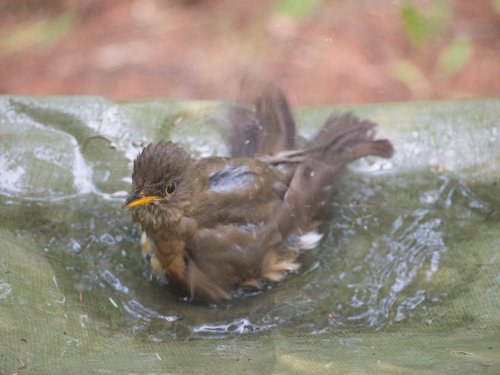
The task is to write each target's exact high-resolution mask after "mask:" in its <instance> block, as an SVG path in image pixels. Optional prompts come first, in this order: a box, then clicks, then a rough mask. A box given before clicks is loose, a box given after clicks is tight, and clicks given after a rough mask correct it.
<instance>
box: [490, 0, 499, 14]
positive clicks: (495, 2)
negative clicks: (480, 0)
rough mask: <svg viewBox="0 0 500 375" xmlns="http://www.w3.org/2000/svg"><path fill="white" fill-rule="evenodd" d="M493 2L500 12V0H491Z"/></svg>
mask: <svg viewBox="0 0 500 375" xmlns="http://www.w3.org/2000/svg"><path fill="white" fill-rule="evenodd" d="M491 4H492V5H493V7H494V8H495V10H496V11H497V12H499V13H500V0H491Z"/></svg>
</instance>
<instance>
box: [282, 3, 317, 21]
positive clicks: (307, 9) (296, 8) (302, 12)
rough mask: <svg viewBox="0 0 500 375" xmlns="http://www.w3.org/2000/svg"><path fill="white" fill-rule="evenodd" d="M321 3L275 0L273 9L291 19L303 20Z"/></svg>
mask: <svg viewBox="0 0 500 375" xmlns="http://www.w3.org/2000/svg"><path fill="white" fill-rule="evenodd" d="M322 3H323V0H277V1H276V3H275V5H274V8H275V10H276V11H277V12H279V13H282V14H286V15H287V16H290V17H293V18H304V17H307V16H308V15H309V14H311V13H312V12H313V11H314V10H315V9H316V8H318V7H319V6H320V5H321V4H322Z"/></svg>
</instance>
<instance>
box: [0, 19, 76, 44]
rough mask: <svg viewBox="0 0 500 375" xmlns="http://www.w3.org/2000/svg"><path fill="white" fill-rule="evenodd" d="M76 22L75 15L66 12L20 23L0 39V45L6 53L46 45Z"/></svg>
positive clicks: (59, 36) (53, 41)
mask: <svg viewBox="0 0 500 375" xmlns="http://www.w3.org/2000/svg"><path fill="white" fill-rule="evenodd" d="M76 22H77V17H76V16H75V15H74V14H73V13H70V12H68V13H65V14H62V15H61V16H59V17H58V18H56V19H53V20H49V19H41V20H38V21H35V22H33V23H31V24H29V25H21V26H19V27H17V28H15V29H14V30H13V31H12V32H11V33H10V34H8V35H7V36H5V37H4V38H3V39H2V40H1V41H0V47H1V49H2V51H3V52H7V53H10V52H14V51H16V50H19V49H23V48H27V47H31V46H42V47H48V46H50V45H52V44H53V43H55V42H56V41H57V40H58V39H59V38H61V37H63V36H64V35H66V34H67V33H68V32H69V31H70V30H71V29H72V28H73V27H74V25H75V24H76Z"/></svg>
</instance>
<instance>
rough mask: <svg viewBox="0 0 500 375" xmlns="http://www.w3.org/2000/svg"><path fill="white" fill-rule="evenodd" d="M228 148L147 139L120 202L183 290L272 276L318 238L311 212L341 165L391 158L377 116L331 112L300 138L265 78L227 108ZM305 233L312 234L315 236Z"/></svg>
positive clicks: (201, 295) (157, 271)
mask: <svg viewBox="0 0 500 375" xmlns="http://www.w3.org/2000/svg"><path fill="white" fill-rule="evenodd" d="M227 116H228V118H229V123H230V129H229V131H228V135H227V140H228V143H229V149H230V154H231V156H211V157H205V158H200V159H197V160H195V159H193V158H192V157H191V156H190V154H189V153H188V152H187V151H186V150H185V149H183V148H182V147H180V146H179V145H177V144H175V143H174V142H171V141H164V140H161V141H159V142H154V143H150V144H149V145H147V146H146V147H144V148H143V150H142V151H141V152H140V153H139V155H138V156H137V157H136V159H135V160H134V164H133V172H132V187H131V192H130V194H129V195H128V197H127V198H126V200H125V202H124V203H123V208H126V209H128V210H130V211H131V214H132V221H133V222H134V223H137V224H138V225H139V226H140V228H141V230H142V239H141V243H142V248H143V255H144V257H145V259H146V260H147V262H148V263H149V265H150V267H151V269H152V273H153V274H154V275H156V276H158V277H163V278H165V279H166V280H168V282H171V283H173V284H174V285H177V286H178V287H180V290H182V294H183V296H184V298H187V299H189V300H195V301H204V302H207V303H213V304H218V303H223V302H225V301H230V300H232V299H234V298H235V297H236V296H237V295H238V291H241V290H243V289H248V288H250V289H251V290H262V288H263V286H265V285H268V284H270V283H278V282H281V281H283V280H284V279H285V278H287V277H288V276H289V275H290V274H293V273H296V272H297V271H298V269H299V268H300V261H299V256H300V254H301V253H302V252H303V251H304V250H305V249H308V248H311V247H314V246H315V245H316V243H317V242H318V241H319V239H320V237H318V236H316V237H315V236H314V235H313V236H312V237H311V238H312V239H313V240H312V243H311V241H309V242H308V241H306V240H304V237H307V234H310V233H315V232H314V215H315V213H316V212H317V211H318V209H319V207H320V206H321V204H322V203H323V202H324V200H325V199H326V198H327V196H328V192H329V190H330V189H329V188H330V187H331V186H332V185H334V184H337V183H338V181H339V180H340V178H341V176H342V171H343V170H344V169H345V166H346V165H347V164H348V163H349V162H351V161H354V160H356V159H359V158H361V157H365V156H369V155H372V156H377V157H383V158H390V157H391V156H392V155H393V153H394V148H393V146H392V144H391V142H390V141H389V140H387V139H375V135H376V131H375V129H376V126H377V125H376V124H375V123H374V122H372V121H370V120H362V119H359V118H358V117H356V116H354V115H353V114H350V113H341V114H332V115H331V116H330V117H329V118H328V119H327V120H326V122H325V123H324V125H323V126H322V127H321V129H320V130H319V131H318V133H317V134H316V135H315V136H314V137H313V138H312V139H311V140H310V141H308V142H307V143H306V144H305V145H304V146H303V147H298V146H297V143H298V137H297V134H296V125H295V121H294V118H293V116H292V112H291V109H290V106H289V104H288V102H287V100H286V97H285V96H284V94H283V93H282V92H281V90H279V89H278V88H276V87H274V86H272V85H270V86H268V87H267V88H266V89H265V90H264V91H263V93H262V94H261V96H260V97H258V98H257V100H256V101H255V105H254V107H253V108H252V107H243V106H240V107H234V109H232V110H230V111H229V113H228V115H227ZM311 238H309V239H311Z"/></svg>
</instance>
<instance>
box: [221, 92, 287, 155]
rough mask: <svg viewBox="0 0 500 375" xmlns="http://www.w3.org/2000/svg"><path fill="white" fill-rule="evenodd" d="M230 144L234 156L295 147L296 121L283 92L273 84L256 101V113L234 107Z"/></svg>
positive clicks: (271, 152)
mask: <svg viewBox="0 0 500 375" xmlns="http://www.w3.org/2000/svg"><path fill="white" fill-rule="evenodd" d="M229 121H230V123H231V127H230V134H229V144H230V148H231V155H232V156H234V157H253V156H263V155H274V154H276V153H279V152H281V151H285V150H292V149H294V148H295V138H296V130H295V122H294V120H293V116H292V113H291V111H290V107H289V105H288V102H287V100H286V98H285V96H284V95H283V93H282V92H281V91H280V90H278V89H277V88H275V87H274V86H272V85H270V86H268V87H267V88H266V90H265V91H264V93H263V94H262V96H261V97H259V98H258V99H257V100H256V102H255V112H254V111H252V110H250V109H248V108H242V107H240V108H234V109H232V111H231V112H230V113H229Z"/></svg>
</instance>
